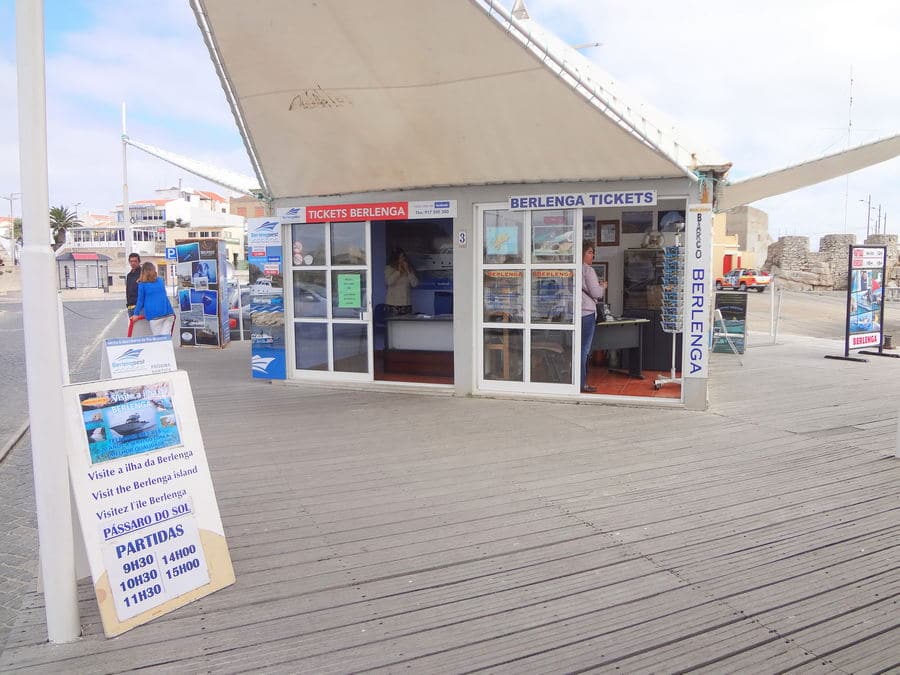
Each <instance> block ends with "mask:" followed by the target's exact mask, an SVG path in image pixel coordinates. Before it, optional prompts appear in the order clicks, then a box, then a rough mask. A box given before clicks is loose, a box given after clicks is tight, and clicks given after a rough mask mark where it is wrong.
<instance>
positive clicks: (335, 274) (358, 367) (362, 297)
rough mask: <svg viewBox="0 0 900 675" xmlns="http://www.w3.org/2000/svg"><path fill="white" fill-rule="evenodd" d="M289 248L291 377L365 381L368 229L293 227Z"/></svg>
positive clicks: (368, 366) (368, 359)
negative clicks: (292, 342) (292, 358)
mask: <svg viewBox="0 0 900 675" xmlns="http://www.w3.org/2000/svg"><path fill="white" fill-rule="evenodd" d="M290 246H291V248H290V261H289V262H290V269H291V292H292V297H293V324H294V336H293V337H294V368H295V375H296V376H298V377H304V376H313V377H315V376H321V374H322V373H325V372H327V373H330V374H331V375H332V376H333V377H334V378H335V379H347V380H371V379H372V372H373V369H372V322H371V320H370V317H371V311H370V305H371V294H370V290H369V289H370V287H371V283H372V279H371V270H370V258H371V254H370V251H371V236H370V232H369V223H367V222H358V223H357V222H351V223H309V224H307V223H295V224H293V225H292V226H291V242H290Z"/></svg>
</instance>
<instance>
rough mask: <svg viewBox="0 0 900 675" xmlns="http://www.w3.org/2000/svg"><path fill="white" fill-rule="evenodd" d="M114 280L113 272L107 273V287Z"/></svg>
mask: <svg viewBox="0 0 900 675" xmlns="http://www.w3.org/2000/svg"><path fill="white" fill-rule="evenodd" d="M112 281H113V278H112V274H109V275H107V277H106V287H107V288H109V287H110V286H112Z"/></svg>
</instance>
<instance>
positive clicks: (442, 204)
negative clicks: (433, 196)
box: [434, 201, 450, 209]
mask: <svg viewBox="0 0 900 675" xmlns="http://www.w3.org/2000/svg"><path fill="white" fill-rule="evenodd" d="M434 208H436V209H449V208H450V202H448V201H443V202H435V203H434Z"/></svg>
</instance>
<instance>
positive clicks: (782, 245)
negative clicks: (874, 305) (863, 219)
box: [765, 234, 900, 291]
mask: <svg viewBox="0 0 900 675" xmlns="http://www.w3.org/2000/svg"><path fill="white" fill-rule="evenodd" d="M855 243H856V236H855V235H852V234H826V235H825V236H824V237H822V238H821V239H820V240H819V250H818V251H810V250H809V237H781V238H780V239H779V240H778V241H776V242H775V243H774V244H771V245H770V246H769V252H768V255H767V256H766V265H765V268H766V270H768V271H769V273H771V274H773V275H774V276H775V278H776V279H777V282H778V285H779V286H780V287H781V288H785V289H787V290H791V291H842V290H846V289H847V259H848V256H849V254H850V252H849V247H850V245H851V244H855ZM863 243H864V244H866V245H868V246H887V273H886V275H887V279H886V283H885V286H887V287H900V260H898V248H897V235H896V234H873V235H869V236H868V237H866V240H865V242H863Z"/></svg>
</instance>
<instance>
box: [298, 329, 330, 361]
mask: <svg viewBox="0 0 900 675" xmlns="http://www.w3.org/2000/svg"><path fill="white" fill-rule="evenodd" d="M294 345H295V347H296V355H297V369H298V370H328V324H324V323H295V324H294Z"/></svg>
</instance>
